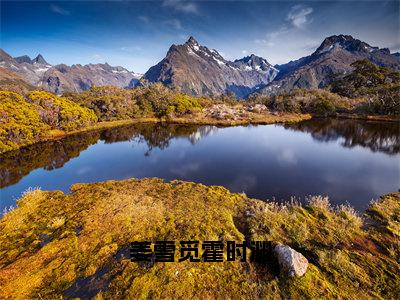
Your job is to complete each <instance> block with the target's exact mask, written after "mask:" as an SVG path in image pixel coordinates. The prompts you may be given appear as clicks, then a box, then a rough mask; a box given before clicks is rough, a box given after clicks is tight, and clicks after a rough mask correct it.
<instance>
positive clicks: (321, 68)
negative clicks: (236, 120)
mask: <svg viewBox="0 0 400 300" xmlns="http://www.w3.org/2000/svg"><path fill="white" fill-rule="evenodd" d="M362 59H368V60H370V61H371V62H373V63H375V64H377V65H379V66H383V67H389V68H392V69H395V70H400V61H399V59H398V58H397V57H396V55H394V54H390V51H389V49H386V48H383V49H380V48H378V47H372V46H370V45H368V44H367V43H365V42H362V41H360V40H358V39H355V38H353V37H352V36H350V35H342V34H341V35H333V36H330V37H327V38H326V39H325V40H324V41H323V42H322V44H321V45H320V46H319V47H318V48H317V49H316V50H315V52H314V53H312V54H311V55H309V56H306V57H302V58H300V59H298V60H296V61H291V62H289V63H287V64H283V65H279V66H276V67H277V68H278V69H279V73H278V75H277V76H276V78H275V80H274V81H273V82H271V83H270V84H268V85H267V86H265V87H263V88H262V89H260V90H259V91H258V92H259V93H262V94H267V95H274V94H282V93H286V92H289V91H290V90H292V89H293V88H303V89H316V88H323V87H325V86H327V85H328V84H329V83H330V82H331V81H332V80H333V79H335V77H336V76H341V75H345V74H347V73H350V72H351V71H353V67H352V66H350V65H351V64H352V63H353V62H355V61H357V60H362Z"/></svg>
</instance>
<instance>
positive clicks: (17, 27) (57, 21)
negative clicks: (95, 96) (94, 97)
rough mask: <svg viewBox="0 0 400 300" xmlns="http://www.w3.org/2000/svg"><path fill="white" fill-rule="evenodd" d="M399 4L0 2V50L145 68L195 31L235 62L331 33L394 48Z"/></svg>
mask: <svg viewBox="0 0 400 300" xmlns="http://www.w3.org/2000/svg"><path fill="white" fill-rule="evenodd" d="M399 3H400V2H399V1H345V0H342V1H187V0H164V1H109V2H101V1H39V2H36V1H29V2H23V1H3V0H2V1H1V40H0V42H1V48H3V49H4V50H5V51H6V52H8V53H9V54H11V55H12V56H19V55H23V54H27V55H29V56H32V57H33V56H35V55H37V54H38V53H41V54H42V55H43V56H44V57H45V59H47V60H48V62H50V63H51V64H58V63H66V64H74V63H81V64H86V63H99V62H108V63H109V64H111V65H121V66H124V67H126V68H128V69H129V70H132V71H136V72H145V71H147V69H148V68H149V67H150V66H152V65H154V64H156V63H157V62H158V61H159V60H161V59H162V58H163V57H164V56H165V54H166V52H167V50H168V48H169V47H170V45H171V44H173V43H175V44H180V43H183V42H185V41H186V40H187V38H188V37H189V36H190V35H193V36H194V37H195V38H196V39H197V40H198V41H199V42H200V43H201V44H203V45H205V46H208V47H210V48H214V49H217V50H218V51H219V52H220V53H221V54H222V55H223V56H224V57H225V58H227V59H230V60H233V59H236V58H241V57H243V56H246V55H249V54H251V53H254V54H256V55H260V56H262V57H264V58H266V59H267V60H268V61H270V62H271V63H273V64H276V63H285V62H288V61H289V60H293V59H297V58H300V57H302V56H305V55H308V54H310V53H311V52H313V51H314V50H315V48H316V47H317V46H318V45H319V44H320V43H321V42H322V40H323V39H324V38H325V37H327V36H329V35H332V34H340V33H343V34H351V35H353V36H354V37H356V38H359V39H361V40H363V41H366V42H368V43H369V44H371V45H373V46H379V47H388V48H389V49H391V51H399V50H400V40H399V39H400V37H399V26H400V25H399Z"/></svg>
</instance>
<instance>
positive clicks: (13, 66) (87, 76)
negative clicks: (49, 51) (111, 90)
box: [0, 49, 142, 94]
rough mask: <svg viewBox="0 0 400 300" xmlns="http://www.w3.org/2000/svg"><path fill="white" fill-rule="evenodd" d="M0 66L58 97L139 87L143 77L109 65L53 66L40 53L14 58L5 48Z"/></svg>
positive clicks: (1, 51) (0, 53)
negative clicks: (92, 89) (100, 89)
mask: <svg viewBox="0 0 400 300" xmlns="http://www.w3.org/2000/svg"><path fill="white" fill-rule="evenodd" d="M0 67H1V68H4V69H7V70H9V71H12V72H14V73H15V74H17V75H18V76H20V77H22V78H23V79H24V80H25V81H26V82H27V83H29V84H30V85H33V86H36V87H39V88H43V89H45V90H48V91H51V92H53V93H57V94H61V93H63V92H80V91H84V90H87V89H89V88H90V87H91V86H93V85H96V86H103V85H115V86H119V87H133V86H135V85H137V84H138V82H139V79H140V78H141V76H142V74H138V73H134V72H131V71H128V70H127V69H125V68H123V67H112V66H110V65H109V64H107V63H105V64H88V65H80V64H76V65H72V66H67V65H65V64H60V65H55V66H52V65H50V64H49V63H48V62H47V61H46V60H45V59H44V58H43V56H42V55H41V54H39V55H37V56H36V57H35V58H34V59H31V58H30V57H29V56H28V55H23V56H19V57H15V58H13V57H11V56H10V55H9V54H8V53H6V52H5V51H4V50H3V49H0ZM0 72H1V69H0Z"/></svg>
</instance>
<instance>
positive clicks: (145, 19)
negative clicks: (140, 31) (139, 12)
mask: <svg viewBox="0 0 400 300" xmlns="http://www.w3.org/2000/svg"><path fill="white" fill-rule="evenodd" d="M137 18H138V20H139V21H141V22H142V23H144V24H149V23H150V19H149V17H147V16H138V17H137Z"/></svg>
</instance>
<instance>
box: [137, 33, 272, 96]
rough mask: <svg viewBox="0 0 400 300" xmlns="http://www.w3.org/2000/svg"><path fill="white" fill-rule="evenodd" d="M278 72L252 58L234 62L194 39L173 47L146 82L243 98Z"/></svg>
mask: <svg viewBox="0 0 400 300" xmlns="http://www.w3.org/2000/svg"><path fill="white" fill-rule="evenodd" d="M277 73H278V71H277V70H276V69H275V68H274V67H273V66H272V65H271V64H269V63H268V62H267V60H265V59H263V58H261V57H258V56H255V55H250V56H247V57H244V58H242V59H239V60H235V61H234V62H232V61H228V60H225V59H224V58H223V57H222V56H221V55H220V54H219V53H218V51H217V50H214V49H209V48H207V47H204V46H202V45H200V44H199V43H198V42H197V41H196V40H195V39H194V38H193V37H190V38H189V40H188V41H187V42H186V43H185V44H183V45H172V46H171V47H170V49H169V50H168V53H167V55H166V57H165V58H164V59H163V60H162V61H161V62H159V63H158V64H157V65H155V66H153V67H151V68H150V69H149V70H148V71H147V72H146V74H145V75H144V78H145V79H146V80H148V81H149V82H162V83H163V84H165V85H167V86H171V87H179V88H180V89H181V90H182V92H184V93H188V94H193V95H218V94H224V93H226V92H233V93H235V94H236V96H238V97H240V98H244V97H246V96H247V95H249V94H250V93H252V92H254V91H255V90H257V89H258V88H260V87H262V86H264V85H265V84H267V83H269V82H271V81H272V80H273V79H274V77H275V76H276V74H277Z"/></svg>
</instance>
